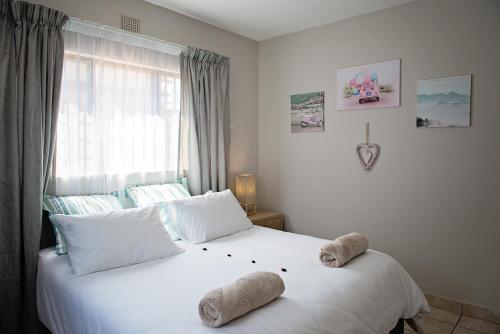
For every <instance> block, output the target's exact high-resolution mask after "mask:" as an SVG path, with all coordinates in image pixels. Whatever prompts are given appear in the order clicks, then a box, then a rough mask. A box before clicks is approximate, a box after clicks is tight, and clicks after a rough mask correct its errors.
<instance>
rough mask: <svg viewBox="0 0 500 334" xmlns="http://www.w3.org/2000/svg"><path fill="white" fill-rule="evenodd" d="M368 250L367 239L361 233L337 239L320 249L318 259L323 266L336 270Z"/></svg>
mask: <svg viewBox="0 0 500 334" xmlns="http://www.w3.org/2000/svg"><path fill="white" fill-rule="evenodd" d="M367 249H368V239H366V237H365V236H364V235H362V234H361V233H356V232H354V233H349V234H346V235H343V236H341V237H338V238H337V239H335V240H333V241H332V242H330V243H328V244H326V245H325V246H323V248H321V252H320V253H319V259H320V260H321V262H323V264H324V265H325V266H328V267H333V268H338V267H342V266H343V265H344V264H346V263H347V262H349V261H351V260H352V259H353V258H355V257H356V256H358V255H361V254H363V253H364V252H365V251H366V250H367Z"/></svg>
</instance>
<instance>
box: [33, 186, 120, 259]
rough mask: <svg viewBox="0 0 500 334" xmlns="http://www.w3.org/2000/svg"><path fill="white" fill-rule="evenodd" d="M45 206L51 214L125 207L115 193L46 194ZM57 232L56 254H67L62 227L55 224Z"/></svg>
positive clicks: (71, 213)
mask: <svg viewBox="0 0 500 334" xmlns="http://www.w3.org/2000/svg"><path fill="white" fill-rule="evenodd" d="M43 208H44V209H45V210H47V211H48V212H49V213H50V214H51V215H53V214H63V215H77V214H87V213H95V212H103V211H112V210H117V209H123V205H122V204H121V202H120V201H119V200H118V198H117V197H116V196H113V195H89V196H46V197H45V198H44V199H43ZM53 226H54V230H55V233H56V241H57V245H56V254H58V255H61V254H67V253H68V249H67V246H66V242H65V240H64V236H63V235H62V234H61V231H60V228H59V226H57V225H55V224H54V225H53Z"/></svg>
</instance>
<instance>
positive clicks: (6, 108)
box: [0, 0, 68, 333]
mask: <svg viewBox="0 0 500 334" xmlns="http://www.w3.org/2000/svg"><path fill="white" fill-rule="evenodd" d="M67 19H68V17H67V16H66V15H65V14H63V13H61V12H58V11H56V10H52V9H49V8H46V7H43V6H38V5H31V4H29V3H26V2H20V1H19V2H18V1H12V0H0V142H1V143H0V223H1V225H0V333H36V332H37V331H38V329H39V328H38V326H39V324H38V316H37V311H36V293H35V292H36V290H35V288H36V269H37V258H38V250H39V247H40V233H41V217H42V196H43V193H44V190H45V188H46V186H47V181H48V175H49V174H50V164H51V161H52V156H53V152H54V143H55V129H56V120H57V110H58V100H59V93H60V87H61V76H62V64H63V55H64V45H63V39H62V34H61V27H62V25H63V24H64V23H65V22H66V20H67Z"/></svg>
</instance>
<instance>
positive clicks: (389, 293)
mask: <svg viewBox="0 0 500 334" xmlns="http://www.w3.org/2000/svg"><path fill="white" fill-rule="evenodd" d="M325 242H327V240H323V239H318V238H313V237H308V236H304V235H299V234H293V233H286V232H281V231H276V230H272V229H268V228H263V227H253V228H250V229H249V230H245V231H242V232H239V233H236V234H233V235H231V236H227V237H223V238H219V239H216V240H213V241H210V242H206V243H203V244H198V245H187V244H184V243H183V244H182V246H183V247H184V248H186V252H184V253H182V254H179V255H177V256H174V257H170V258H167V259H162V260H156V261H151V262H147V263H142V264H137V265H133V266H128V267H123V268H118V269H112V270H108V271H104V272H99V273H93V274H89V275H86V276H81V277H76V276H75V275H74V274H73V273H72V270H71V268H70V266H69V264H68V258H67V256H66V255H61V256H57V255H56V254H54V251H53V249H45V250H42V251H40V256H39V267H38V268H39V269H38V282H37V288H38V289H37V293H38V310H39V315H40V319H41V320H42V322H43V323H44V324H45V325H46V326H47V327H48V328H49V329H50V330H51V331H52V332H53V333H54V334H63V333H64V334H71V333H75V334H83V333H88V334H90V333H92V334H101V333H102V334H114V333H120V334H125V333H193V334H195V333H249V334H250V333H338V334H351V333H352V334H373V333H381V334H382V333H383V334H387V333H388V332H389V331H390V330H391V329H392V328H393V327H394V326H395V325H396V323H397V321H398V319H399V318H411V317H413V316H415V315H416V314H417V313H418V312H419V311H427V310H428V305H427V302H426V300H425V298H424V296H423V294H422V292H421V291H420V289H419V288H418V286H417V285H416V284H415V282H414V281H413V280H412V278H411V277H410V276H409V275H408V273H407V272H406V271H405V270H404V269H403V268H402V267H401V266H400V265H399V264H398V263H397V262H396V261H395V260H394V259H393V258H391V257H390V256H388V255H386V254H383V253H380V252H377V251H373V250H368V251H367V252H366V253H365V254H363V255H361V256H359V257H358V258H356V259H354V260H353V261H352V262H350V263H348V264H347V265H346V266H344V267H343V268H328V267H326V266H323V265H322V264H321V263H320V261H319V259H318V253H319V250H320V248H321V246H323V245H324V243H325ZM202 248H207V251H203V250H202ZM227 254H231V257H229V256H227ZM252 260H255V261H256V263H255V264H253V263H252V262H251V261H252ZM281 268H285V269H286V270H287V271H286V272H282V271H281ZM259 270H265V271H272V272H276V273H278V274H279V275H280V276H281V277H282V278H283V281H284V282H285V293H284V294H283V295H282V296H281V297H280V298H278V299H277V300H275V301H274V302H271V303H270V304H268V305H267V306H265V307H263V308H260V309H258V310H256V311H254V312H251V313H249V314H247V315H246V316H244V317H242V318H240V319H236V320H234V321H232V322H230V323H228V324H227V325H225V326H223V327H221V328H216V329H214V328H208V327H205V326H204V325H203V324H202V322H201V320H200V317H199V315H198V302H199V300H200V298H201V297H202V296H203V295H204V294H205V293H206V292H208V291H209V290H211V289H214V288H217V287H220V286H223V285H225V284H227V283H229V282H231V281H233V280H235V279H237V278H239V277H241V276H243V275H245V274H248V273H251V272H254V271H259Z"/></svg>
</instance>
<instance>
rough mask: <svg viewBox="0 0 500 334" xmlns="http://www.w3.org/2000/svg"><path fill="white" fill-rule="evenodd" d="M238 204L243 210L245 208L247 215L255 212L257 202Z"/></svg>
mask: <svg viewBox="0 0 500 334" xmlns="http://www.w3.org/2000/svg"><path fill="white" fill-rule="evenodd" d="M240 204H241V207H242V208H243V210H245V213H246V214H247V216H251V215H254V214H256V213H257V204H255V203H248V204H243V203H240Z"/></svg>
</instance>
